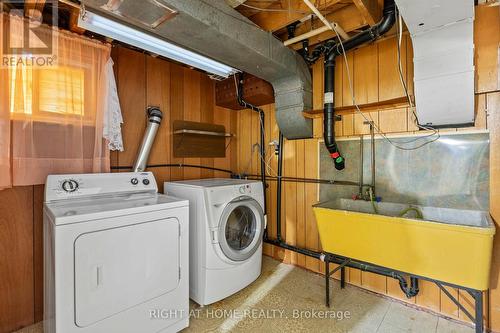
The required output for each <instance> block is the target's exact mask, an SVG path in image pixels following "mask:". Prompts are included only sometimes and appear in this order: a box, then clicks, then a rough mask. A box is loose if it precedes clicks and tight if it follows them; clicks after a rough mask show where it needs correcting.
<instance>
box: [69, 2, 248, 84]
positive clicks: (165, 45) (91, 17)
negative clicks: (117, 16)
mask: <svg viewBox="0 0 500 333" xmlns="http://www.w3.org/2000/svg"><path fill="white" fill-rule="evenodd" d="M78 26H79V27H81V28H83V29H85V30H89V31H92V32H95V33H98V34H100V35H103V36H106V37H110V38H113V39H116V40H118V41H120V42H123V43H126V44H130V45H132V46H135V47H138V48H141V49H143V50H146V51H149V52H153V53H156V54H158V55H161V56H164V57H166V58H169V59H172V60H175V61H178V62H180V63H183V64H186V65H189V66H193V67H196V68H199V69H201V70H204V71H206V72H209V73H212V74H215V75H218V76H221V77H228V76H230V75H232V74H234V73H237V72H238V70H237V69H235V68H232V67H230V66H227V65H224V64H222V63H220V62H217V61H215V60H212V59H210V58H207V57H205V56H202V55H200V54H197V53H195V52H191V51H189V50H186V49H183V48H182V47H179V46H177V45H174V44H172V43H169V42H167V41H165V40H163V39H160V38H157V37H154V36H152V35H150V34H147V33H144V32H142V31H139V30H136V29H134V28H131V27H129V26H127V25H125V24H121V23H118V22H116V21H113V20H110V19H107V18H105V17H103V16H100V15H97V14H94V13H92V12H89V11H88V10H86V11H85V15H84V18H83V19H82V18H81V16H80V17H79V18H78Z"/></svg>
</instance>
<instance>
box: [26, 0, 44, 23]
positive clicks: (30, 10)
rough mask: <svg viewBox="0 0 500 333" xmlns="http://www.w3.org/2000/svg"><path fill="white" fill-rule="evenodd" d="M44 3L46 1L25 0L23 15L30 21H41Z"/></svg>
mask: <svg viewBox="0 0 500 333" xmlns="http://www.w3.org/2000/svg"><path fill="white" fill-rule="evenodd" d="M45 2H46V0H26V1H25V2H24V15H25V16H26V17H28V18H30V19H32V20H41V19H42V12H43V7H45Z"/></svg>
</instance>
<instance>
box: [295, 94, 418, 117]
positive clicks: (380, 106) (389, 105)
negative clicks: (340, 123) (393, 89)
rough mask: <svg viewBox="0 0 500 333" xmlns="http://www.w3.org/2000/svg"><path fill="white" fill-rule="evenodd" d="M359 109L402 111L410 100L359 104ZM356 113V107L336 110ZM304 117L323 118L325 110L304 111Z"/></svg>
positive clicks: (343, 107) (349, 106) (350, 106)
mask: <svg viewBox="0 0 500 333" xmlns="http://www.w3.org/2000/svg"><path fill="white" fill-rule="evenodd" d="M358 106H359V109H360V110H361V111H363V112H373V111H384V110H392V109H400V108H406V107H409V105H408V99H407V98H406V96H405V97H398V98H393V99H388V100H385V101H380V102H373V103H366V104H358ZM355 111H356V107H355V106H354V105H348V106H339V107H336V108H335V114H337V115H343V114H351V113H354V112H355ZM303 114H304V117H306V118H320V117H323V109H320V110H311V111H304V112H303Z"/></svg>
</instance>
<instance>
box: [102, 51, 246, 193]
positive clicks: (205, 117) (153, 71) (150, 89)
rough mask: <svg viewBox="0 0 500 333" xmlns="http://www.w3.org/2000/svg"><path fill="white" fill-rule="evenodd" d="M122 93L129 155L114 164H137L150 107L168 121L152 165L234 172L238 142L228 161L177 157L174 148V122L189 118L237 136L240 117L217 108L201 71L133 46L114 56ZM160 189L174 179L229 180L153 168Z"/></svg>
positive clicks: (212, 88) (162, 128)
mask: <svg viewBox="0 0 500 333" xmlns="http://www.w3.org/2000/svg"><path fill="white" fill-rule="evenodd" d="M112 56H113V59H114V61H115V74H116V79H117V85H118V95H119V97H120V105H121V107H122V114H123V120H124V123H123V126H122V133H123V143H124V146H125V151H123V152H120V153H116V152H115V153H112V156H111V165H112V166H121V167H124V166H131V165H133V163H134V159H135V157H136V154H137V151H138V149H139V144H140V142H141V140H142V136H143V134H144V130H145V128H146V121H147V119H146V113H145V110H146V107H147V106H150V105H154V106H159V107H160V109H161V110H162V112H163V120H162V123H161V126H160V128H159V129H158V134H157V137H156V140H155V143H154V145H153V148H152V150H151V155H150V157H149V164H167V163H186V164H194V165H204V166H209V167H217V168H222V169H232V167H233V169H234V165H235V163H236V148H233V146H235V145H236V141H235V140H234V141H232V142H229V141H228V143H227V149H226V157H225V158H175V157H174V156H173V149H172V144H173V143H172V142H173V140H172V124H173V122H174V121H175V120H189V121H197V122H205V123H214V124H219V125H224V126H225V127H226V132H231V133H235V132H236V120H237V113H236V112H234V111H231V110H227V109H223V108H219V107H217V106H215V84H214V81H213V80H211V79H210V78H209V77H208V76H207V75H205V74H203V73H200V72H198V71H195V70H192V69H189V68H186V67H183V66H180V65H177V64H174V63H171V62H168V61H165V60H163V59H160V58H155V57H151V56H149V55H146V54H144V53H140V52H136V51H133V50H130V49H127V48H123V47H117V48H115V49H113V53H112ZM151 171H153V173H154V174H155V177H156V180H157V182H158V186H159V188H160V191H163V182H164V181H168V180H182V179H196V178H208V177H228V176H229V175H228V174H226V173H221V172H218V171H217V172H214V171H212V170H205V169H195V168H153V169H151Z"/></svg>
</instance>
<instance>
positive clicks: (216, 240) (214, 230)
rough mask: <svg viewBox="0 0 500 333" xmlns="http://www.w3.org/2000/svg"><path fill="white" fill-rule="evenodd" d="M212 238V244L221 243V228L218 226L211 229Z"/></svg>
mask: <svg viewBox="0 0 500 333" xmlns="http://www.w3.org/2000/svg"><path fill="white" fill-rule="evenodd" d="M210 240H211V241H212V244H218V243H219V229H218V228H212V229H210Z"/></svg>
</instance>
